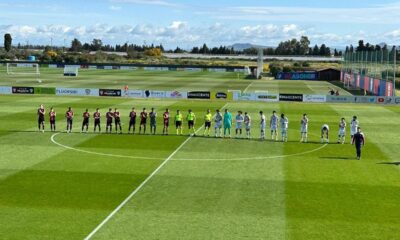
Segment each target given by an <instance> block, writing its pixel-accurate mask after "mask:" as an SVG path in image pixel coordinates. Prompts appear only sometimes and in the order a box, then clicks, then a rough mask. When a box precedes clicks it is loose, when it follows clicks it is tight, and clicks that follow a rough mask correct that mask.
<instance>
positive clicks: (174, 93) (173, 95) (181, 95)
mask: <svg viewBox="0 0 400 240" xmlns="http://www.w3.org/2000/svg"><path fill="white" fill-rule="evenodd" d="M165 97H166V98H179V99H181V98H182V99H186V98H187V97H188V93H187V92H180V91H167V92H165Z"/></svg>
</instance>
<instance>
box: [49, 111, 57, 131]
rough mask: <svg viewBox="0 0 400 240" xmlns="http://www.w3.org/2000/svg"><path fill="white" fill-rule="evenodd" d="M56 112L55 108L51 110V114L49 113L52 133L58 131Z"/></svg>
mask: <svg viewBox="0 0 400 240" xmlns="http://www.w3.org/2000/svg"><path fill="white" fill-rule="evenodd" d="M56 116H57V114H56V112H55V111H54V109H53V108H50V112H49V118H50V130H51V131H52V132H55V131H56Z"/></svg>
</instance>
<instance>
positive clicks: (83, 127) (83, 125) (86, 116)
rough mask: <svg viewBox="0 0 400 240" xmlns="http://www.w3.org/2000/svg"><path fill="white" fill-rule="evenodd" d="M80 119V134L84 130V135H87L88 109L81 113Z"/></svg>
mask: <svg viewBox="0 0 400 240" xmlns="http://www.w3.org/2000/svg"><path fill="white" fill-rule="evenodd" d="M82 117H83V122H82V130H81V132H82V133H83V130H84V129H85V128H86V133H87V132H88V130H89V118H90V113H89V109H86V111H85V112H84V113H83V115H82Z"/></svg>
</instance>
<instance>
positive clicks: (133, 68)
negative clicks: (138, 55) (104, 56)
mask: <svg viewBox="0 0 400 240" xmlns="http://www.w3.org/2000/svg"><path fill="white" fill-rule="evenodd" d="M120 69H121V70H137V67H133V66H121V67H120Z"/></svg>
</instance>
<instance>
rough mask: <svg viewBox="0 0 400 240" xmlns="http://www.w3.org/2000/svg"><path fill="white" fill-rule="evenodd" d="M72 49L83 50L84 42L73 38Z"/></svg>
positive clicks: (73, 50) (74, 50) (75, 50)
mask: <svg viewBox="0 0 400 240" xmlns="http://www.w3.org/2000/svg"><path fill="white" fill-rule="evenodd" d="M71 51H72V52H80V51H82V43H81V42H80V41H79V40H78V39H76V38H74V40H72V42H71Z"/></svg>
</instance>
